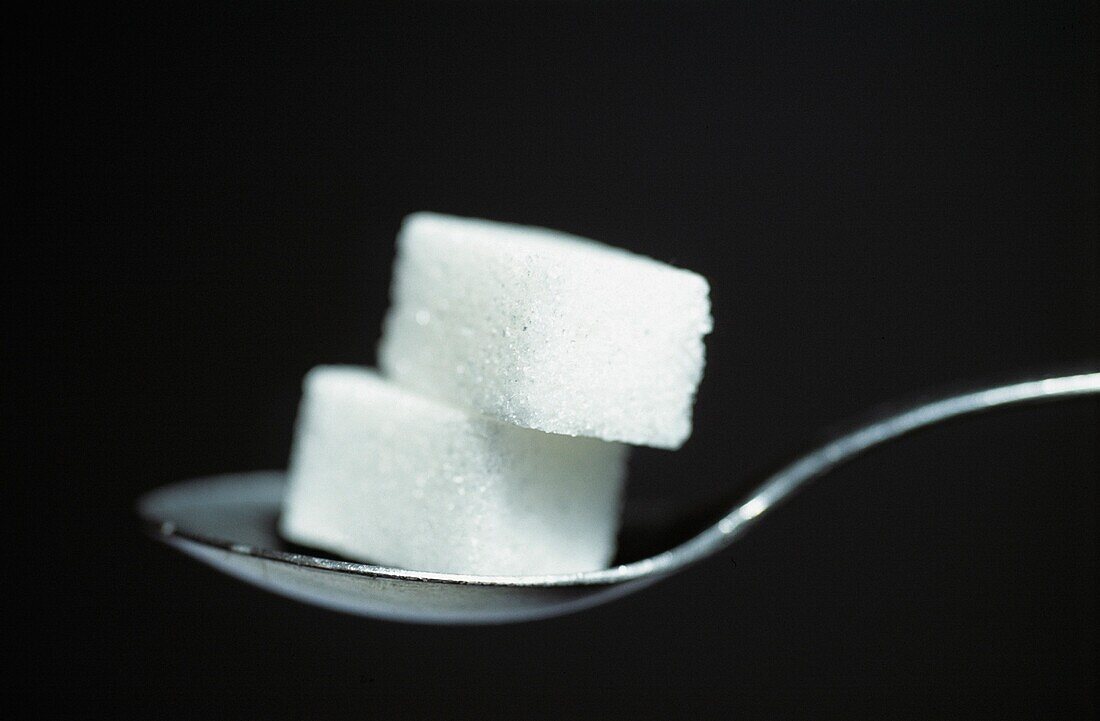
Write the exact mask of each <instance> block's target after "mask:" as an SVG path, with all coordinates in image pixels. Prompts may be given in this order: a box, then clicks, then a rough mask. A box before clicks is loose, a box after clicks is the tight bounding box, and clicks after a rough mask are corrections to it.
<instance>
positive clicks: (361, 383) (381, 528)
mask: <svg viewBox="0 0 1100 721" xmlns="http://www.w3.org/2000/svg"><path fill="white" fill-rule="evenodd" d="M626 452H627V449H626V447H625V446H622V445H620V444H617V443H607V442H604V441H599V440H594V439H588V438H568V437H566V436H560V435H551V434H548V433H542V432H540V431H532V430H527V429H524V428H518V427H515V426H511V425H508V424H505V423H501V422H500V421H497V420H495V419H492V418H488V417H486V416H482V415H478V414H474V413H470V412H468V411H464V410H459V409H456V408H453V407H450V406H447V405H444V404H441V403H439V402H437V401H433V400H430V399H426V398H424V397H422V396H419V395H417V394H415V393H411V392H409V391H406V390H403V389H401V388H399V387H397V386H395V385H394V384H392V383H391V382H389V381H387V380H385V379H383V378H381V377H380V376H379V375H377V374H376V373H374V372H372V371H369V370H367V369H362V368H353V367H346V366H328V367H324V366H322V367H319V368H316V369H314V370H313V371H311V372H310V374H309V375H308V376H307V377H306V381H305V393H304V397H303V400H302V405H301V409H300V412H299V419H298V427H297V434H296V438H295V441H294V449H293V452H292V454H291V462H290V472H289V475H290V484H289V489H288V492H287V496H286V499H285V502H284V506H283V515H282V518H281V521H280V528H281V531H282V532H283V534H284V536H286V537H287V538H289V539H291V540H293V541H296V542H298V543H301V544H304V545H308V546H314V547H317V548H322V549H326V550H330V551H335V552H337V553H339V554H341V555H344V556H346V557H348V558H352V559H358V560H365V561H371V562H374V563H379V564H382V565H389V566H397V567H401V568H408V569H412V570H419V571H440V572H454V573H468V574H480V575H531V574H550V573H571V572H576V571H587V570H593V569H598V568H605V567H606V566H607V565H608V564H609V563H610V561H611V558H612V556H613V555H614V550H615V534H616V531H617V527H618V518H619V508H620V501H621V495H622V487H623V480H624V477H625V473H624V470H625V463H626Z"/></svg>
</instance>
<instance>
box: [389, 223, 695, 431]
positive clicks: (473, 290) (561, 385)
mask: <svg viewBox="0 0 1100 721" xmlns="http://www.w3.org/2000/svg"><path fill="white" fill-rule="evenodd" d="M708 293H709V286H708V284H707V281H706V279H704V278H703V277H702V276H700V275H697V274H696V273H692V272H690V271H686V270H681V269H679V268H674V267H672V266H669V265H666V264H664V263H659V262H657V261H655V260H651V259H649V258H646V257H643V256H639V255H635V254H633V253H628V252H626V251H624V250H619V249H617V248H612V247H609V246H606V245H603V244H600V243H596V242H594V241H590V240H585V239H583V238H578V237H575V236H571V235H567V234H565V233H559V232H555V231H551V230H545V229H542V228H530V227H524V226H518V225H508V224H504V223H494V222H490V221H485V220H470V219H465V218H455V217H450V216H444V215H437V214H433V213H417V214H414V215H411V216H409V217H408V218H407V219H406V220H405V223H404V226H403V227H402V229H401V233H400V236H399V238H398V257H397V262H396V265H395V270H394V283H393V291H392V296H393V306H392V308H391V309H390V312H389V315H388V317H387V319H386V324H385V332H384V335H383V339H382V343H381V346H380V349H379V357H380V363H381V366H382V368H383V369H384V370H385V371H386V373H387V374H388V375H389V376H390V377H392V378H394V379H395V380H397V381H398V382H400V383H401V384H403V385H405V386H407V387H409V388H413V389H416V390H418V391H420V392H422V393H425V394H428V395H431V396H435V397H437V398H440V399H443V400H446V401H449V402H451V403H454V404H456V405H459V406H463V407H467V408H472V409H475V410H478V411H481V412H482V413H485V414H487V415H491V416H494V417H496V418H499V419H501V420H504V421H507V422H509V423H514V424H516V425H519V426H523V427H525V428H537V429H539V430H542V431H547V432H551V433H562V434H566V435H571V436H590V437H594V438H602V439H604V440H609V441H623V442H626V443H632V444H636V445H649V446H657V447H660V448H678V447H680V445H682V444H683V442H684V441H685V440H686V439H687V438H688V436H690V435H691V411H692V405H693V404H694V400H695V390H696V387H697V386H698V384H699V380H700V378H701V376H702V372H703V363H704V347H703V336H704V335H706V334H707V333H709V332H710V330H711V326H712V321H711V316H710V301H709V298H708Z"/></svg>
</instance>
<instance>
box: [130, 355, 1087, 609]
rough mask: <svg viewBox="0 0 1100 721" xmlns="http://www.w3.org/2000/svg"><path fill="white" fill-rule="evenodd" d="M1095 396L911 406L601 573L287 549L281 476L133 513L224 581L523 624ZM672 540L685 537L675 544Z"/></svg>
mask: <svg viewBox="0 0 1100 721" xmlns="http://www.w3.org/2000/svg"><path fill="white" fill-rule="evenodd" d="M1095 393H1100V372H1096V373H1086V374H1081V375H1067V376H1051V377H1046V378H1041V379H1038V380H1030V381H1026V382H1020V383H1013V384H1009V385H999V386H993V387H988V388H984V389H981V390H977V391H971V392H968V393H964V394H961V395H953V396H950V397H946V398H941V399H939V400H935V401H931V402H923V403H921V404H918V405H914V406H911V407H909V408H908V409H907V410H904V411H901V412H896V413H892V414H890V415H888V416H885V417H882V418H879V419H878V420H875V421H873V422H870V423H867V424H865V425H862V426H860V427H858V428H856V429H855V430H852V431H849V432H847V433H845V434H843V435H840V436H838V437H836V438H835V439H834V440H832V441H829V442H827V443H825V444H823V445H821V446H818V447H817V448H815V449H814V450H812V451H810V452H808V453H806V454H804V455H802V456H800V457H798V458H797V459H796V460H794V461H793V462H791V463H789V464H787V465H785V466H783V467H782V468H781V469H780V470H779V471H777V472H775V473H773V474H771V475H770V476H768V477H767V478H766V479H765V480H764V481H763V482H762V483H761V484H760V485H759V486H757V487H756V489H755V490H753V491H751V492H750V493H749V495H748V498H747V500H743V501H741V502H740V503H738V504H736V505H734V506H733V507H732V509H731V508H730V505H729V504H728V503H725V504H723V505H721V506H720V507H717V508H710V507H708V508H704V509H700V513H698V514H693V516H692V518H694V519H695V520H694V521H693V520H691V519H687V521H686V522H683V519H682V520H681V522H680V523H675V524H668V525H667V526H666V527H665V528H664V529H661V530H659V531H658V532H656V533H652V532H651V533H650V534H649V535H650V539H649V540H650V547H655V548H658V549H665V550H661V551H660V552H657V553H656V554H655V555H651V556H649V557H646V558H642V559H640V560H635V561H632V562H628V563H621V564H619V565H616V566H613V567H611V568H608V569H605V570H600V571H586V572H583V573H573V574H561V575H551V576H472V575H465V574H459V573H432V572H426V571H414V570H406V569H401V568H390V567H386V566H376V565H371V564H368V563H354V562H350V561H344V560H337V559H333V558H326V557H323V556H317V555H313V553H314V552H313V551H310V550H308V549H303V548H300V547H295V546H291V545H290V544H288V543H286V542H285V541H283V540H282V539H280V538H279V536H278V534H277V533H276V531H275V529H276V519H277V518H278V514H279V508H280V505H281V503H282V495H283V488H284V485H285V474H284V473H282V472H258V473H244V474H235V475H226V476H218V477H214V478H208V479H201V480H194V481H187V482H184V483H179V484H176V485H172V486H167V487H164V488H160V489H157V490H154V491H151V492H149V493H147V494H146V495H144V496H143V497H142V498H141V499H140V500H139V502H138V513H139V515H140V516H141V519H142V522H143V525H144V527H145V529H146V530H147V531H148V532H149V533H150V534H151V535H153V536H154V537H155V538H157V539H159V540H161V541H163V542H165V543H167V544H168V545H170V546H172V547H174V548H176V549H178V550H180V551H182V552H184V553H186V554H188V555H191V556H193V557H195V558H197V559H199V560H200V561H203V562H205V563H207V564H209V565H211V566H213V567H214V568H216V569H218V570H220V571H223V572H225V573H227V574H229V575H231V576H235V577H237V578H240V579H242V580H244V581H247V582H249V583H252V584H255V585H257V586H260V587H261V588H266V589H268V590H270V591H274V592H276V593H280V594H283V595H285V596H289V597H291V598H295V599H298V600H300V601H305V602H307V603H313V604H316V605H319V606H324V607H326V608H330V609H335V610H338V611H344V612H349V613H354V614H360V615H364V616H372V617H375V618H382V619H388V620H395V621H407V622H417V623H444V624H454V623H463V624H478V623H506V622H511V621H523V620H531V619H537V618H545V617H549V616H555V615H558V614H563V613H568V612H572V611H577V610H580V609H583V608H587V607H590V606H595V605H597V604H600V603H604V602H606V601H610V600H611V599H614V598H617V597H619V596H623V595H625V594H627V593H631V592H633V591H637V590H638V589H640V588H643V587H644V586H647V585H648V584H651V583H653V582H655V581H658V580H660V579H663V578H665V577H667V576H669V575H671V574H672V573H675V572H676V571H680V570H682V569H684V568H685V567H687V566H688V565H690V564H692V563H695V562H696V561H699V560H701V559H704V558H706V557H708V556H711V555H713V554H715V553H717V552H719V551H721V550H722V549H724V548H725V547H726V546H728V545H730V544H731V543H732V542H733V541H734V540H735V539H737V538H739V537H740V536H741V535H742V534H743V533H744V532H745V531H746V530H748V529H749V528H750V527H751V526H752V525H753V524H754V523H756V522H757V521H758V520H759V519H760V518H761V517H763V516H764V515H766V514H767V513H768V512H769V511H771V510H772V509H774V508H775V507H776V506H777V505H778V504H779V503H780V502H782V501H784V500H786V499H787V498H788V497H790V496H791V495H792V494H793V493H794V492H795V491H797V490H798V489H799V488H801V487H802V486H803V485H804V484H806V483H807V482H808V481H810V480H811V479H813V478H816V477H818V476H821V475H822V474H824V473H826V472H827V471H829V470H831V469H833V468H836V467H837V466H838V465H840V464H841V463H844V462H845V461H848V460H850V459H852V458H853V457H855V456H857V455H859V454H860V453H862V452H864V451H866V450H868V449H869V448H873V447H874V446H878V445H881V444H883V443H885V442H887V441H890V440H893V439H895V438H898V437H900V436H902V435H905V434H907V433H909V432H910V431H914V430H917V429H920V428H926V427H928V426H932V425H935V424H938V423H941V422H943V421H946V420H948V419H951V418H956V417H958V416H964V415H969V414H972V413H977V412H979V411H985V410H990V409H994V408H999V407H1004V406H1011V405H1017V404H1021V403H1026V402H1031V401H1046V400H1056V399H1065V398H1073V397H1077V396H1084V395H1087V394H1095ZM708 516H709V518H708ZM699 519H702V520H699ZM708 523H709V525H707V524H708ZM685 527H686V528H687V530H688V533H686V534H685V533H684V529H685ZM639 535H642V536H644V535H645V534H644V533H639V532H638V529H634V528H631V527H630V526H629V525H626V526H624V529H623V533H622V536H621V538H623V539H626V538H630V537H632V536H633V537H636V536H639ZM682 538H686V539H687V540H685V541H683V542H680V539H682ZM620 545H622V543H620ZM620 557H622V554H620Z"/></svg>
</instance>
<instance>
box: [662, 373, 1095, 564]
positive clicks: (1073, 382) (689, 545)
mask: <svg viewBox="0 0 1100 721" xmlns="http://www.w3.org/2000/svg"><path fill="white" fill-rule="evenodd" d="M1096 393H1100V372H1092V373H1082V374H1076V375H1065V376H1049V377H1045V378H1040V379H1036V380H1029V381H1024V382H1017V383H1011V384H1007V385H999V386H992V387H988V388H983V389H981V390H974V391H970V392H967V393H962V394H960V395H954V396H949V397H946V398H941V399H939V400H934V401H929V402H924V403H921V404H919V405H916V406H911V407H909V408H908V409H906V410H903V411H900V412H896V413H893V414H890V415H888V416H885V417H880V418H878V419H877V420H875V421H873V422H871V423H868V424H865V425H862V426H860V427H858V428H856V429H854V430H851V431H849V432H847V433H845V434H844V435H841V436H839V437H837V438H835V439H833V440H831V441H829V442H827V443H825V444H824V445H821V446H818V447H817V448H816V449H814V450H812V451H810V452H809V453H806V454H804V455H802V456H800V457H798V459H797V460H795V461H793V462H791V463H789V464H787V465H786V466H784V467H783V468H781V469H780V470H779V471H777V472H775V473H773V474H771V475H770V476H768V477H767V478H766V479H765V480H764V481H763V483H761V484H760V485H759V486H757V488H756V489H755V490H753V491H752V492H751V493H750V495H749V497H748V500H745V501H742V502H740V503H739V504H738V505H737V506H735V507H734V508H733V510H732V511H730V512H729V513H728V514H727V515H726V516H724V517H723V518H722V519H721V520H719V521H718V522H717V523H716V524H715V525H713V526H711V527H710V528H708V529H707V530H706V531H703V532H702V533H701V534H699V535H698V536H696V537H695V538H693V539H691V540H690V541H687V542H686V543H684V544H683V545H681V546H679V547H677V548H674V549H672V550H671V551H668V552H666V554H662V555H665V556H668V558H667V559H661V558H660V557H658V558H656V559H653V560H654V561H656V562H657V565H661V564H660V562H661V561H662V560H664V561H667V562H671V565H681V564H686V563H690V562H692V561H694V560H698V559H701V558H703V557H704V556H707V555H710V554H711V553H714V552H715V551H717V550H719V549H720V548H722V547H724V546H726V545H728V544H729V543H731V542H732V541H733V540H734V539H735V538H737V537H738V536H740V535H741V534H742V533H744V531H745V530H746V529H747V528H748V527H749V526H750V525H752V523H753V521H755V520H756V519H757V518H759V517H760V515H761V514H763V513H764V512H765V511H767V510H769V509H771V508H774V507H775V506H776V505H778V504H779V503H781V502H783V501H784V500H786V499H787V498H788V497H790V496H791V495H793V494H794V493H795V491H797V490H798V489H799V488H801V487H802V486H803V485H804V484H806V483H807V482H809V481H810V480H812V479H814V478H816V477H818V476H821V475H822V474H824V473H826V472H828V471H830V470H832V469H833V468H835V467H836V466H838V465H840V464H842V463H844V462H846V461H849V460H851V459H852V458H854V457H856V456H858V455H859V454H861V453H863V452H864V451H867V450H869V449H871V448H873V447H875V446H878V445H882V444H883V443H886V442H887V441H891V440H894V439H895V438H899V437H901V436H903V435H905V434H907V433H910V432H912V431H915V430H918V429H920V428H927V427H929V426H933V425H936V424H938V423H942V422H944V421H947V420H950V419H952V418H958V417H960V416H965V415H970V414H973V413H979V412H982V411H987V410H992V409H994V408H1001V407H1004V406H1012V405H1018V404H1022V403H1029V402H1039V401H1052V400H1058V399H1067V398H1075V397H1079V396H1085V395H1089V394H1096Z"/></svg>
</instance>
